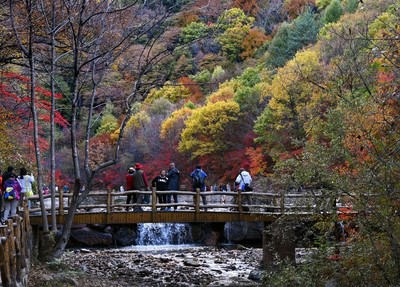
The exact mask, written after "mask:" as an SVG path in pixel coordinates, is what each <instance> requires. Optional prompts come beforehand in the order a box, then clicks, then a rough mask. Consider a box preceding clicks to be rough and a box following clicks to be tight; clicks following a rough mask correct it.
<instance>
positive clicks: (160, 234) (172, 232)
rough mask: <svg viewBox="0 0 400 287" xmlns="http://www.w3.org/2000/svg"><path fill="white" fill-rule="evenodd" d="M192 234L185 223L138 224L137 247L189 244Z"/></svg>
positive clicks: (191, 241)
mask: <svg viewBox="0 0 400 287" xmlns="http://www.w3.org/2000/svg"><path fill="white" fill-rule="evenodd" d="M191 243H193V240H192V232H191V227H190V225H189V224H187V223H186V224H185V223H140V224H138V236H137V239H136V244H137V245H170V244H191Z"/></svg>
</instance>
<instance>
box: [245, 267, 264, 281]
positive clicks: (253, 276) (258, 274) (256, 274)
mask: <svg viewBox="0 0 400 287" xmlns="http://www.w3.org/2000/svg"><path fill="white" fill-rule="evenodd" d="M263 274H264V272H263V271H261V270H252V271H251V272H250V274H249V277H247V278H249V279H250V280H253V281H261V279H262V276H263Z"/></svg>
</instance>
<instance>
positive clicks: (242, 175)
mask: <svg viewBox="0 0 400 287" xmlns="http://www.w3.org/2000/svg"><path fill="white" fill-rule="evenodd" d="M252 180H253V179H252V178H251V175H250V173H249V172H248V171H246V170H245V169H244V168H243V167H241V168H240V169H239V174H238V176H237V177H236V180H235V184H236V186H237V189H240V190H241V191H242V192H246V191H247V192H248V191H252V190H253V189H252V188H251V182H252ZM245 200H246V201H247V204H249V205H251V204H252V200H251V197H250V195H245V196H244V197H243V202H242V203H243V204H244V201H245ZM245 209H247V208H244V209H243V210H245Z"/></svg>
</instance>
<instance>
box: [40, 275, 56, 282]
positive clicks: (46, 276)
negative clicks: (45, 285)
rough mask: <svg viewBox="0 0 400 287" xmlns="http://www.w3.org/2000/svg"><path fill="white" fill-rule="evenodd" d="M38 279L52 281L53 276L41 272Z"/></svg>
mask: <svg viewBox="0 0 400 287" xmlns="http://www.w3.org/2000/svg"><path fill="white" fill-rule="evenodd" d="M39 280H40V281H44V282H49V281H53V280H54V278H53V276H51V275H49V274H42V275H41V277H40V278H39Z"/></svg>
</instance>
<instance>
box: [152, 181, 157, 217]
mask: <svg viewBox="0 0 400 287" xmlns="http://www.w3.org/2000/svg"><path fill="white" fill-rule="evenodd" d="M156 205H157V195H156V187H155V186H153V187H152V188H151V212H152V218H153V222H154V214H155V212H156V211H157V207H156Z"/></svg>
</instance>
